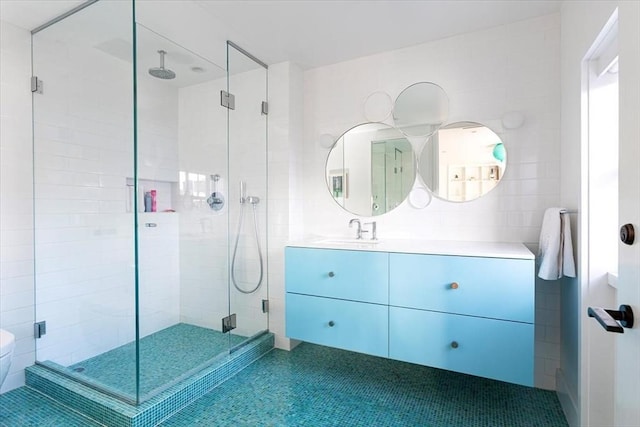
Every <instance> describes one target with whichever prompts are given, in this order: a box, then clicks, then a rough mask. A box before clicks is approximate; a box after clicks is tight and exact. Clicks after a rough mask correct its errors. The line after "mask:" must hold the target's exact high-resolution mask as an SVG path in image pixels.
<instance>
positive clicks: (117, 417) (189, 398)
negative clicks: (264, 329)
mask: <svg viewBox="0 0 640 427" xmlns="http://www.w3.org/2000/svg"><path fill="white" fill-rule="evenodd" d="M273 347H274V336H273V334H272V333H267V334H264V335H262V336H260V337H258V338H256V339H255V340H253V341H251V342H249V343H247V344H246V345H244V346H242V347H240V348H237V349H236V351H234V352H232V353H231V354H230V355H229V356H228V358H227V359H226V360H225V361H224V362H223V363H221V364H218V365H216V366H211V367H209V368H205V369H203V370H202V371H200V372H198V373H196V374H194V375H193V376H192V377H191V378H189V379H187V380H185V381H183V382H181V383H179V384H176V385H175V386H172V387H171V388H169V389H167V390H166V391H164V392H162V393H160V394H159V395H157V396H154V397H152V398H151V399H149V400H147V401H146V402H143V403H141V404H140V405H138V406H136V405H130V404H127V403H125V402H123V401H121V400H118V399H116V398H114V397H111V396H108V395H106V394H103V393H101V392H99V391H96V390H94V389H93V388H91V387H88V386H86V385H84V384H81V383H79V382H77V381H74V380H72V379H70V378H68V377H66V376H64V375H62V374H59V373H57V372H55V371H52V370H51V369H49V368H47V367H45V366H42V365H33V366H30V367H28V368H27V369H26V384H27V386H29V387H31V388H33V389H35V390H37V391H39V392H41V393H43V394H45V395H47V396H49V397H51V398H52V399H54V400H57V401H58V402H60V403H62V404H64V405H66V406H68V407H70V408H72V409H74V410H76V411H78V412H80V413H81V414H83V415H85V416H86V417H89V418H91V419H93V420H95V421H97V422H99V423H101V424H104V425H106V426H109V427H149V426H155V425H157V424H159V423H160V422H162V421H164V420H166V419H167V418H169V417H170V416H172V415H173V414H175V413H177V412H178V411H180V410H181V409H183V408H185V407H187V406H188V405H190V404H191V403H193V402H194V401H195V400H197V399H199V398H200V397H202V396H204V395H205V394H207V393H209V392H210V391H211V390H213V389H214V388H215V387H217V386H218V385H220V384H222V383H223V382H224V381H226V380H227V379H229V378H231V377H232V376H234V375H235V374H237V373H238V372H240V371H241V370H242V369H244V368H245V367H247V366H248V365H250V364H251V363H253V362H254V361H256V360H257V359H259V358H260V357H262V356H263V355H265V354H266V353H268V352H269V351H271V350H272V349H273Z"/></svg>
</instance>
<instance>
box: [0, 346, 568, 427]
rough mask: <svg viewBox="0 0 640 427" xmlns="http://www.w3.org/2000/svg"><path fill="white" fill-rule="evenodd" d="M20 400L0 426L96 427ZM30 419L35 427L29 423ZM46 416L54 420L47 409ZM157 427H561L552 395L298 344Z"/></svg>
mask: <svg viewBox="0 0 640 427" xmlns="http://www.w3.org/2000/svg"><path fill="white" fill-rule="evenodd" d="M14 393H21V395H20V396H16V395H14ZM32 393H33V392H32ZM28 394H29V390H28V389H24V388H23V389H18V390H15V391H12V392H10V393H7V394H5V395H2V396H0V410H1V413H2V414H5V412H6V413H7V414H8V415H7V416H5V415H2V416H3V417H5V418H0V425H2V426H5V425H7V426H11V427H19V426H31V425H38V426H54V425H60V426H67V425H69V426H76V425H78V426H80V425H86V426H94V425H95V424H90V423H86V424H77V422H79V421H78V420H76V419H70V420H71V421H70V422H69V423H66V421H65V420H62V419H61V418H56V419H57V420H58V421H50V420H49V419H48V418H47V417H46V416H45V415H46V414H47V413H48V412H49V411H48V409H47V407H46V405H44V404H40V406H39V407H38V408H36V409H37V410H34V408H33V405H34V399H32V398H30V399H25V401H22V399H24V398H25V395H28ZM48 404H49V405H50V403H48ZM12 414H17V418H15V415H12ZM32 414H33V416H34V417H38V419H39V420H40V421H42V422H41V423H33V422H32V421H30V420H29V417H30V416H31V415H32ZM12 416H14V418H11V417H12ZM51 416H52V417H60V414H59V413H57V412H55V411H54V410H52V411H51ZM7 417H8V418H7ZM61 420H62V421H61ZM2 422H5V423H8V424H2ZM30 422H31V423H30ZM56 422H57V423H56ZM74 422H76V424H73V423H74ZM47 423H48V424H47ZM161 425H162V426H164V427H184V426H190V427H191V426H430V427H440V426H447V427H449V426H464V427H475V426H492V427H493V426H505V427H507V426H508V427H518V426H526V427H536V426H538V427H556V426H557V427H564V426H567V423H566V421H565V420H564V417H563V415H562V410H561V408H560V404H559V402H558V400H557V398H556V395H555V393H554V392H550V391H546V390H539V389H533V388H528V387H523V386H518V385H514V384H507V383H502V382H498V381H492V380H487V379H483V378H477V377H473V376H469V375H463V374H457V373H452V372H447V371H443V370H439V369H432V368H427V367H422V366H417V365H411V364H408V363H402V362H396V361H391V360H387V359H381V358H377V357H371V356H366V355H362V354H357V353H351V352H347V351H342V350H336V349H330V348H326V347H321V346H316V345H311V344H306V343H305V344H301V345H300V346H298V347H297V348H296V349H295V350H294V351H292V352H286V351H281V350H273V351H271V352H270V353H268V354H266V355H265V356H264V357H262V358H261V359H259V360H258V361H256V362H255V363H253V364H252V365H250V366H249V367H247V368H245V369H244V370H243V371H241V372H240V373H239V374H237V375H236V376H234V377H233V378H231V379H229V380H228V381H226V382H225V383H224V384H222V385H221V386H220V387H218V388H217V389H216V390H214V391H213V392H211V393H209V394H207V395H205V396H204V397H203V398H201V399H200V400H198V401H196V402H195V403H194V404H192V405H190V406H189V407H187V408H185V409H184V410H182V411H181V412H179V413H177V414H176V415H174V416H173V417H171V418H170V419H168V420H166V421H165V422H164V423H162V424H161Z"/></svg>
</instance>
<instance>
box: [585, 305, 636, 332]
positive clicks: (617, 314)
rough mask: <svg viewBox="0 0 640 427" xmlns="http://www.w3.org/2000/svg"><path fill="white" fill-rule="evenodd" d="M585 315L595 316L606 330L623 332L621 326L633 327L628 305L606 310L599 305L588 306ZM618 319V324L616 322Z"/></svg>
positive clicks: (631, 314)
mask: <svg viewBox="0 0 640 427" xmlns="http://www.w3.org/2000/svg"><path fill="white" fill-rule="evenodd" d="M587 316H589V317H595V319H596V320H597V321H598V323H600V324H601V325H602V327H603V328H604V329H605V330H606V331H607V332H618V333H620V334H622V333H624V329H622V328H632V327H633V310H631V306H629V305H624V304H623V305H621V306H620V308H619V309H618V310H607V309H606V308H600V307H589V308H588V310H587ZM618 321H619V322H620V324H618Z"/></svg>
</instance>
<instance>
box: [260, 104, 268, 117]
mask: <svg viewBox="0 0 640 427" xmlns="http://www.w3.org/2000/svg"><path fill="white" fill-rule="evenodd" d="M260 111H261V112H262V115H263V116H268V115H269V103H268V102H267V101H262V107H261V109H260Z"/></svg>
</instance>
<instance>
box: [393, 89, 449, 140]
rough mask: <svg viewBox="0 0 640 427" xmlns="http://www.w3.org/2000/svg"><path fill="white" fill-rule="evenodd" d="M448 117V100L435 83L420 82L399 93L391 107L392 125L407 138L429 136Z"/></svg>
mask: <svg viewBox="0 0 640 427" xmlns="http://www.w3.org/2000/svg"><path fill="white" fill-rule="evenodd" d="M448 116H449V98H448V97H447V94H446V93H445V91H444V90H443V89H442V88H441V87H440V86H438V85H437V84H435V83H429V82H420V83H415V84H412V85H411V86H409V87H407V88H406V89H404V90H403V91H402V92H400V95H398V97H397V98H396V102H395V104H394V106H393V123H394V124H395V126H396V127H397V128H398V129H400V130H401V131H402V133H404V134H405V135H407V136H422V137H424V136H430V135H433V133H434V132H436V131H437V130H438V128H439V127H440V126H442V124H443V123H444V122H446V121H447V118H448Z"/></svg>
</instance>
